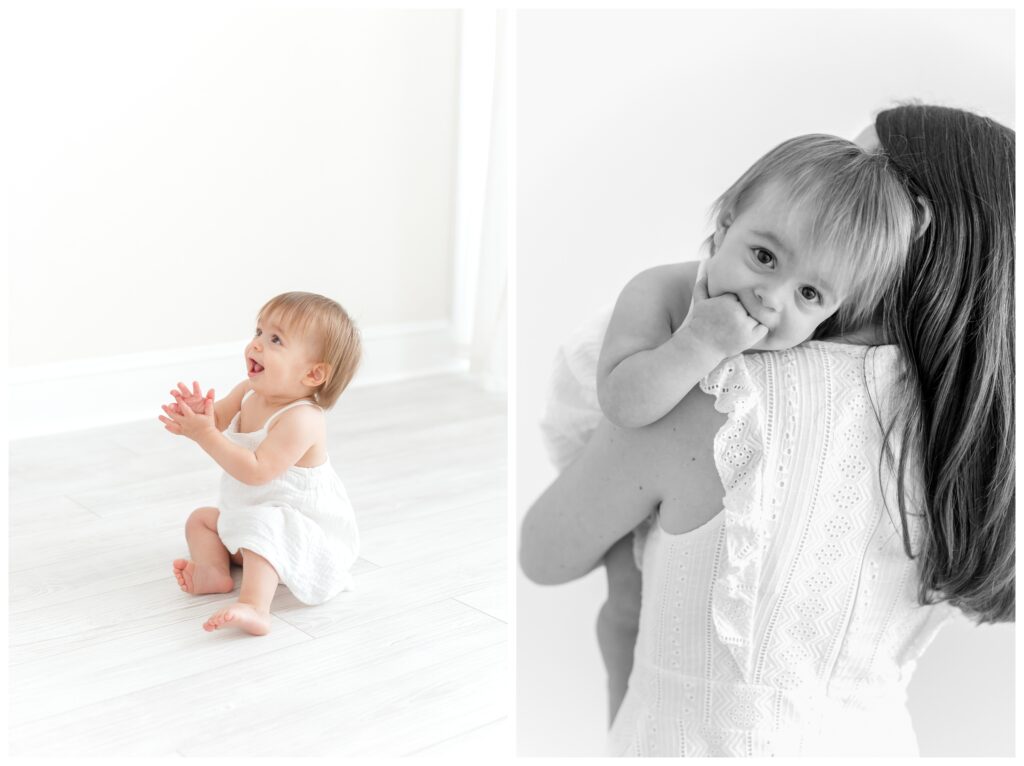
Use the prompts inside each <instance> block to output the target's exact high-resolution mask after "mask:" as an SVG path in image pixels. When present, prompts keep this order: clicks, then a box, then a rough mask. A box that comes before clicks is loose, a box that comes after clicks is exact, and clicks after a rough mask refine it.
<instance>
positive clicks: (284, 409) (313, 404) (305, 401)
mask: <svg viewBox="0 0 1024 766" xmlns="http://www.w3.org/2000/svg"><path fill="white" fill-rule="evenodd" d="M300 404H308V405H310V406H311V407H316V408H317V409H319V408H320V407H319V405H318V404H316V402H311V401H309V399H299V400H298V401H297V402H292V403H291V404H286V405H285V406H284V407H282V408H281V409H279V410H278V411H277V412H275V413H274V414H273V415H271V416H270V417H269V418H267V422H266V423H264V424H263V430H264V431H266V430H267V429H268V428H270V424H271V423H273V422H274V418H276V417H277V416H278V415H280V414H281V413H282V412H287V411H288V410H290V409H291V408H292V407H297V406H299V405H300Z"/></svg>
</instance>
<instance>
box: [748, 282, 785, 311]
mask: <svg viewBox="0 0 1024 766" xmlns="http://www.w3.org/2000/svg"><path fill="white" fill-rule="evenodd" d="M754 295H755V296H757V299H758V300H759V301H761V305H762V306H764V307H765V308H766V309H769V310H770V311H778V310H779V308H780V307H781V305H782V300H781V296H780V295H779V290H778V288H775V287H772V286H769V285H760V286H758V287H755V288H754Z"/></svg>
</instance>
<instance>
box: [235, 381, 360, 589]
mask: <svg viewBox="0 0 1024 766" xmlns="http://www.w3.org/2000/svg"><path fill="white" fill-rule="evenodd" d="M251 393H252V391H250V392H249V393H248V394H246V397H248V396H249V394H251ZM300 405H309V406H313V407H316V406H317V405H316V404H314V403H313V402H311V401H309V400H306V399H302V400H299V401H297V402H293V403H292V404H289V405H287V406H286V407H282V408H281V409H279V410H278V411H277V412H275V413H274V414H272V415H271V416H270V417H269V418H267V422H266V423H265V424H264V425H263V428H261V429H259V430H258V431H251V432H249V433H239V431H238V421H239V418H240V417H241V411H239V412H238V413H236V415H235V417H234V418H232V420H231V423H230V424H229V425H228V427H227V428H226V429H225V430H224V435H225V436H226V437H227V438H228V439H230V440H231V441H232V442H234V443H235V444H237V445H239V446H240V447H244V448H245V449H248V450H252V451H253V452H255V451H256V449H257V448H258V447H259V446H260V444H261V443H262V442H263V440H264V439H265V438H266V436H267V429H268V428H270V424H271V423H273V421H274V419H275V418H276V417H278V416H279V415H280V414H281V413H283V412H286V411H288V410H289V409H291V408H292V407H297V406H300ZM219 509H220V516H219V517H218V519H217V533H218V535H220V539H221V542H223V543H224V546H225V547H226V548H227V549H228V550H229V551H230V552H231V553H237V552H238V550H239V549H241V548H246V549H248V550H251V551H253V552H255V553H258V554H259V555H260V556H263V558H265V559H266V560H267V561H269V562H270V563H271V564H272V565H273V567H274V569H275V570H277V574H278V577H279V578H280V580H281V583H282V584H283V585H285V586H287V587H288V589H289V590H290V591H291V592H292V593H293V594H294V595H295V597H296V598H297V599H298V600H299V601H301V602H302V603H304V604H309V605H314V604H320V603H323V602H324V601H327V600H328V599H330V598H332V597H333V596H335V595H337V594H338V593H339V592H341V591H343V590H350V589H352V587H353V580H352V575H351V573H350V572H349V570H350V569H351V568H352V565H353V564H354V563H355V560H356V557H357V556H358V555H359V530H358V528H357V527H356V520H355V514H354V512H353V509H352V503H351V502H350V501H349V499H348V494H347V493H346V492H345V487H344V485H342V483H341V479H339V478H338V475H337V474H336V473H335V471H334V469H333V467H332V466H331V463H330V460H329V459H327V460H325V461H324V462H323V463H321V464H320V465H318V466H313V467H310V468H303V467H299V466H292V467H291V468H289V469H287V470H286V471H285V472H284V473H283V474H281V475H280V476H277V477H275V478H274V479H272V480H271V481H269V482H267V483H266V484H260V485H256V486H253V485H249V484H245V483H243V482H241V481H238V479H236V478H234V477H233V476H231V475H230V474H228V473H227V472H226V471H225V472H224V475H223V477H222V478H221V483H220V500H219Z"/></svg>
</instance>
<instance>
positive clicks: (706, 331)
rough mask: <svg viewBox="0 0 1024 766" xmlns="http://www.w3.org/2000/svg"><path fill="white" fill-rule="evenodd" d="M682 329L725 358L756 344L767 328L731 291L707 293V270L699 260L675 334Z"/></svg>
mask: <svg viewBox="0 0 1024 766" xmlns="http://www.w3.org/2000/svg"><path fill="white" fill-rule="evenodd" d="M683 332H686V333H689V334H690V336H691V337H692V338H694V339H696V340H697V342H698V343H701V344H703V345H705V346H707V347H708V348H709V349H711V350H713V351H714V353H715V354H716V355H720V356H721V358H723V359H725V358H728V357H730V356H735V355H736V354H739V353H740V352H742V351H746V350H747V349H748V348H750V347H751V346H753V345H754V344H756V343H757V342H758V341H759V340H761V339H762V338H763V337H764V336H765V335H767V334H768V328H767V327H765V326H764V325H763V324H761V323H760V322H758V321H757V320H756V319H754V318H753V317H752V316H750V314H748V313H747V310H746V309H745V308H743V304H742V303H741V302H740V299H739V298H737V297H736V296H735V295H733V294H732V293H723V294H722V295H716V296H715V297H714V298H712V297H710V296H709V295H708V277H707V273H706V271H705V268H704V262H701V265H700V268H699V270H698V272H697V281H696V282H695V283H694V285H693V299H692V300H691V301H690V311H689V313H687V315H686V319H684V320H683V323H682V325H680V326H679V329H678V330H676V334H677V335H678V334H679V333H683Z"/></svg>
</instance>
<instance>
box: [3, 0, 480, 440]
mask: <svg viewBox="0 0 1024 766" xmlns="http://www.w3.org/2000/svg"><path fill="white" fill-rule="evenodd" d="M317 5H319V6H320V7H316V6H317ZM323 6H324V4H323V3H319V4H314V5H313V6H312V7H311V6H308V5H307V6H296V7H289V6H288V4H285V3H277V4H267V3H261V4H255V5H254V6H253V7H251V8H250V7H248V6H247V4H244V3H226V2H211V3H203V4H199V3H183V4H178V3H163V4H143V3H131V4H129V3H115V2H108V1H102V2H89V3H78V4H67V5H64V4H61V5H54V4H52V3H46V2H43V3H32V4H29V3H22V4H21V6H20V7H19V8H18V9H17V10H16V11H15V12H14V14H13V16H12V18H13V23H14V24H15V29H16V33H15V34H12V35H11V38H12V43H13V48H12V50H11V51H10V53H11V59H10V60H11V61H13V62H16V65H17V76H16V77H13V78H12V91H13V93H12V103H11V104H9V105H8V112H7V113H8V114H9V115H13V116H15V119H14V120H13V121H12V123H11V125H10V129H9V130H10V132H9V137H8V141H9V146H10V148H11V160H12V168H11V178H10V188H11V189H12V194H11V199H10V270H9V276H10V280H11V293H10V364H11V367H12V383H13V392H12V393H13V395H14V396H15V398H18V399H20V400H21V401H25V397H31V392H29V391H27V389H35V390H41V384H42V383H44V382H45V380H46V379H47V378H51V377H52V376H53V375H57V376H58V377H60V376H67V375H73V374H74V372H75V371H76V370H80V369H91V367H90V365H92V366H93V367H96V366H97V365H98V368H101V369H102V370H103V373H104V374H105V375H107V378H108V379H109V376H110V375H111V374H112V372H111V371H112V370H114V369H115V367H117V366H118V365H120V366H121V367H131V368H133V369H140V368H141V367H145V366H146V365H150V367H151V366H152V365H151V362H152V360H153V358H154V357H155V358H160V357H161V356H162V355H166V357H167V358H168V359H171V358H177V359H181V360H182V362H183V364H181V365H180V371H179V372H178V373H177V374H174V373H173V372H170V373H168V374H170V375H173V377H172V379H170V380H168V381H166V384H163V385H162V386H161V393H166V389H167V388H169V387H170V385H172V384H173V383H174V382H175V380H177V379H178V377H177V375H182V376H186V377H191V376H193V375H199V374H200V373H201V372H202V371H204V370H209V372H208V374H210V375H215V376H218V375H219V374H220V373H219V372H216V371H214V368H212V367H206V368H204V367H203V366H202V365H199V364H198V363H197V362H198V360H199V357H202V356H204V355H205V356H207V357H209V356H211V355H216V352H217V350H218V349H223V348H228V347H230V348H231V349H234V348H235V346H237V350H236V351H232V354H233V356H237V367H238V369H237V371H233V372H232V373H231V374H230V375H229V376H226V377H225V379H224V380H222V381H210V382H209V383H208V384H207V385H214V384H216V385H218V386H219V387H220V389H221V390H225V391H226V390H227V388H225V386H230V385H233V383H235V382H237V380H238V379H241V378H242V377H244V372H243V369H242V361H241V353H242V346H241V345H240V344H239V343H238V341H239V340H241V339H245V338H247V337H248V336H249V334H250V333H251V332H252V327H253V323H254V321H255V314H256V312H257V310H258V309H259V307H260V306H261V305H262V303H263V302H264V301H266V300H267V299H269V298H270V297H272V296H274V295H276V294H278V293H281V292H284V291H287V290H307V291H312V292H319V293H324V294H326V295H329V296H331V297H333V298H335V299H337V300H338V301H340V302H341V303H342V304H343V305H344V306H345V307H346V308H347V309H348V310H349V312H350V313H351V314H352V315H353V316H354V317H355V318H356V319H357V321H358V322H359V324H360V326H361V327H362V328H363V329H364V331H366V334H367V336H368V339H369V340H370V341H371V342H372V341H373V340H374V339H375V338H376V337H377V336H378V335H380V334H381V333H383V334H384V335H387V336H388V337H394V333H395V331H396V329H397V330H399V331H402V332H412V333H413V334H415V331H426V332H432V333H433V336H432V337H431V342H432V343H434V344H435V345H438V344H441V345H444V343H443V341H444V337H442V336H446V335H452V339H451V344H450V346H451V348H453V349H454V348H455V343H454V337H453V333H452V330H451V326H450V325H451V318H452V317H451V314H452V283H453V279H454V275H453V264H452V259H453V221H454V189H455V172H456V143H457V110H458V82H459V77H458V64H459V12H458V11H356V10H339V9H336V8H330V7H323ZM480 193H481V194H482V190H481V192H480ZM410 337H411V336H410ZM407 345H408V346H410V347H412V349H413V350H412V351H411V352H410V351H407V350H404V349H403V350H399V351H397V352H396V353H395V354H393V356H394V357H395V359H396V360H397V359H399V357H403V358H404V356H407V355H408V354H409V353H418V346H419V341H417V340H416V339H415V338H412V339H411V340H409V342H408V344H407ZM388 353H390V352H389V351H386V350H385V351H382V352H376V351H375V352H374V354H372V355H370V356H372V357H374V358H373V359H368V362H369V363H371V364H372V362H373V361H379V360H380V358H381V356H386V355H387V354H388ZM431 353H432V354H433V356H438V355H439V354H440V355H443V354H444V353H447V351H446V350H438V351H437V352H436V353H435V352H431ZM197 354H198V356H197ZM98 360H99V361H98ZM186 362H196V364H192V365H191V366H190V365H189V364H187V363H186ZM197 369H198V371H197ZM388 369H391V368H388ZM161 374H164V373H163V372H161ZM130 380H132V381H133V382H134V386H135V387H138V386H139V385H144V384H143V383H142V382H141V380H142V379H141V378H131V379H130ZM201 382H203V381H202V380H201ZM79 383H81V381H79V380H77V379H75V380H71V379H68V380H67V381H66V383H65V384H64V385H66V386H67V387H68V388H76V387H77V386H78V384H79ZM47 395H48V396H49V395H51V393H50V392H47ZM158 401H159V400H158ZM149 409H150V410H153V413H155V414H158V412H156V410H155V407H154V406H151V407H150V408H149ZM16 414H17V412H13V413H12V420H14V421H16V422H15V423H14V424H13V425H14V428H13V429H12V430H13V431H14V432H15V433H16V434H19V432H20V435H25V433H26V429H28V432H29V433H31V432H32V426H31V424H22V423H20V422H17V417H13V415H16ZM146 414H147V415H149V414H152V413H150V412H149V411H147V413H146ZM155 414H153V417H154V419H155ZM128 415H131V413H126V414H125V413H122V419H123V417H124V416H128ZM83 425H89V423H87V422H85V421H81V422H77V421H75V422H70V421H68V427H69V428H70V427H76V426H77V427H81V426H83ZM49 430H52V428H51V429H49Z"/></svg>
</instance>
